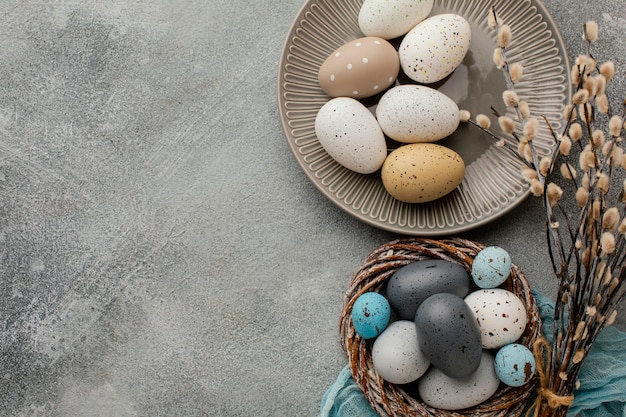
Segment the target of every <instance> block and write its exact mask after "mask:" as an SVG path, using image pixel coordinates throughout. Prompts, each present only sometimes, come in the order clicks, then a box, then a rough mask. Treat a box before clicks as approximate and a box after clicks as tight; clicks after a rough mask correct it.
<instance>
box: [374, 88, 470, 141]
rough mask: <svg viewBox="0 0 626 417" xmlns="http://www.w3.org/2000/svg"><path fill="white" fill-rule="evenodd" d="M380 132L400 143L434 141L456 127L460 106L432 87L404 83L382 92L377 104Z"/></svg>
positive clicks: (450, 132)
mask: <svg viewBox="0 0 626 417" xmlns="http://www.w3.org/2000/svg"><path fill="white" fill-rule="evenodd" d="M376 119H377V120H378V123H379V124H380V127H381V128H382V130H383V132H384V133H385V134H386V135H387V136H389V137H390V138H391V139H394V140H397V141H398V142H403V143H417V142H434V141H437V140H440V139H443V138H445V137H447V136H449V135H451V134H452V133H454V131H455V130H456V129H457V127H458V126H459V122H460V118H459V108H458V106H457V105H456V103H455V102H454V101H452V99H451V98H449V97H448V96H446V95H445V94H443V93H441V92H439V91H437V90H435V89H434V88H430V87H426V86H422V85H415V84H404V85H398V86H395V87H393V88H391V89H389V90H387V91H386V92H385V94H383V96H382V97H381V98H380V101H379V102H378V106H376Z"/></svg>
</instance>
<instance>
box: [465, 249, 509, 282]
mask: <svg viewBox="0 0 626 417" xmlns="http://www.w3.org/2000/svg"><path fill="white" fill-rule="evenodd" d="M510 273H511V256H510V255H509V253H508V252H507V251H506V250H504V249H502V248H501V247H499V246H487V247H486V248H484V249H483V250H481V251H480V252H478V254H477V255H476V257H475V258H474V262H473V263H472V279H473V280H474V282H475V283H476V285H478V286H479V287H480V288H496V287H497V286H499V285H500V284H502V283H503V282H504V281H506V279H507V278H508V277H509V275H510Z"/></svg>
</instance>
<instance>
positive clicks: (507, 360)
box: [493, 343, 537, 387]
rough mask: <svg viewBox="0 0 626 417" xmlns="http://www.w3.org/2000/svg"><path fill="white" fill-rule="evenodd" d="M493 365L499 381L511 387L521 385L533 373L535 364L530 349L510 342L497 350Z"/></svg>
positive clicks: (529, 378) (528, 379)
mask: <svg viewBox="0 0 626 417" xmlns="http://www.w3.org/2000/svg"><path fill="white" fill-rule="evenodd" d="M493 366H494V369H495V371H496V375H497V376H498V379H500V381H502V382H504V383H505V384H506V385H509V386H511V387H521V386H522V385H524V384H526V383H527V382H528V381H530V380H531V379H532V377H533V376H534V375H535V369H536V366H537V364H536V363H535V357H534V356H533V353H532V352H531V351H530V349H528V348H527V347H526V346H524V345H520V344H519V343H511V344H509V345H505V346H503V347H501V348H500V350H498V353H496V358H495V361H494V365H493Z"/></svg>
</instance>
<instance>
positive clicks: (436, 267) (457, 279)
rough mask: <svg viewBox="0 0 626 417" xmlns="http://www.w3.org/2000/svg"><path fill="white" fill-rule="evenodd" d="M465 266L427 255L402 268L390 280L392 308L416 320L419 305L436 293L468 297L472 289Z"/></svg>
mask: <svg viewBox="0 0 626 417" xmlns="http://www.w3.org/2000/svg"><path fill="white" fill-rule="evenodd" d="M470 281H471V279H470V277H469V274H468V273H467V271H466V270H465V268H463V267H462V266H461V265H459V264H456V263H454V262H450V261H446V260H443V259H424V260H421V261H417V262H413V263H410V264H408V265H405V266H403V267H402V268H399V269H398V270H397V271H396V272H394V273H393V275H392V276H391V277H390V278H389V280H388V281H387V288H386V295H387V299H388V300H389V304H390V305H391V307H392V308H393V310H394V311H395V312H396V313H397V314H398V317H401V318H403V319H405V320H414V319H415V313H416V312H417V308H418V307H419V306H420V304H422V302H423V301H424V300H425V299H427V298H428V297H430V296H431V295H433V294H438V293H443V292H446V293H451V294H455V295H457V296H458V297H461V298H463V297H465V296H466V295H467V294H468V293H469V289H470Z"/></svg>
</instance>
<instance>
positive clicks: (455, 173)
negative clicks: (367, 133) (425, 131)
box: [381, 143, 465, 203]
mask: <svg viewBox="0 0 626 417" xmlns="http://www.w3.org/2000/svg"><path fill="white" fill-rule="evenodd" d="M381 175H382V180H383V185H384V187H385V189H386V190H387V192H389V194H391V195H392V196H393V197H394V198H396V199H398V200H400V201H403V202H405V203H425V202H428V201H433V200H436V199H438V198H441V197H443V196H444V195H446V194H448V193H450V192H451V191H453V190H454V189H455V188H456V187H457V186H458V185H459V184H460V183H461V181H463V176H464V175H465V163H464V162H463V159H462V158H461V156H460V155H459V154H458V153H456V152H455V151H453V150H452V149H450V148H447V147H445V146H442V145H438V144H435V143H412V144H408V145H404V146H401V147H399V148H398V149H396V150H394V151H393V152H391V153H390V154H389V155H388V156H387V158H386V159H385V162H384V163H383V166H382V171H381Z"/></svg>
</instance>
